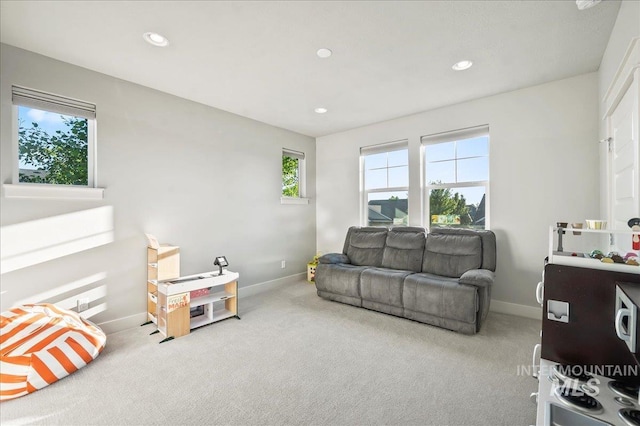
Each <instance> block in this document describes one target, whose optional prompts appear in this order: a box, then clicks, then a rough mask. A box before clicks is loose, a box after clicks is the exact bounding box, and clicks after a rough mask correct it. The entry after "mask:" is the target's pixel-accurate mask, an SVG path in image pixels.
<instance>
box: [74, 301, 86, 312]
mask: <svg viewBox="0 0 640 426" xmlns="http://www.w3.org/2000/svg"><path fill="white" fill-rule="evenodd" d="M77 303H78V312H82V311H86V310H87V309H89V299H78V302H77Z"/></svg>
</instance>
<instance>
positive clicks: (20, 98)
mask: <svg viewBox="0 0 640 426" xmlns="http://www.w3.org/2000/svg"><path fill="white" fill-rule="evenodd" d="M12 99H13V108H14V117H15V119H14V120H15V124H16V127H15V128H16V130H15V139H16V144H17V147H16V152H17V158H16V159H15V160H14V161H15V171H14V178H13V182H14V183H38V184H50V185H73V186H87V187H93V186H94V161H93V156H94V152H95V145H94V144H95V135H94V129H95V105H93V104H89V103H86V102H83V101H76V100H73V99H69V98H65V97H62V96H58V95H52V94H48V93H44V92H39V91H35V90H32V89H25V88H21V87H17V86H13V87H12Z"/></svg>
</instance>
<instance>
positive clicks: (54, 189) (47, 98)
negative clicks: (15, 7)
mask: <svg viewBox="0 0 640 426" xmlns="http://www.w3.org/2000/svg"><path fill="white" fill-rule="evenodd" d="M11 89H12V106H11V121H12V165H13V170H12V176H11V177H12V183H11V184H4V185H3V188H4V195H5V197H8V198H13V197H18V198H62V199H102V198H103V195H104V189H102V188H97V187H96V184H97V177H96V171H97V168H96V106H95V105H94V104H92V103H89V102H85V101H80V100H77V99H72V98H68V97H64V96H60V95H55V94H52V93H47V92H42V91H39V90H34V89H28V88H25V87H21V86H15V85H14V86H12V88H11ZM20 106H24V107H30V108H36V109H40V110H42V111H48V112H53V113H59V114H63V115H71V116H75V117H82V118H85V119H87V185H63V184H52V183H30V182H20V179H19V173H20V162H19V146H18V143H19V140H18V139H19V138H18V130H19V123H18V108H19V107H20Z"/></svg>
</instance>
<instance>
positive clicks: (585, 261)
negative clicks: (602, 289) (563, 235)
mask: <svg viewBox="0 0 640 426" xmlns="http://www.w3.org/2000/svg"><path fill="white" fill-rule="evenodd" d="M549 263H553V264H555V265H565V266H576V267H580V268H591V269H603V270H605V271H616V272H626V273H628V274H640V266H634V265H625V264H622V263H604V262H600V261H599V260H598V259H591V258H586V257H576V256H558V255H554V256H551V257H550V258H549Z"/></svg>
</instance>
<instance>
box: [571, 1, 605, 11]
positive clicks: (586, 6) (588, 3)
mask: <svg viewBox="0 0 640 426" xmlns="http://www.w3.org/2000/svg"><path fill="white" fill-rule="evenodd" d="M600 1H601V0H576V6H578V9H579V10H585V9H589V8H591V7H593V6H595V5H597V4H598V3H600Z"/></svg>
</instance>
